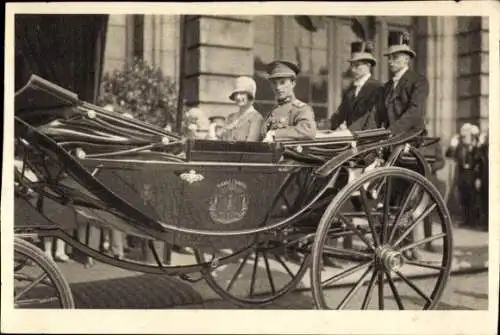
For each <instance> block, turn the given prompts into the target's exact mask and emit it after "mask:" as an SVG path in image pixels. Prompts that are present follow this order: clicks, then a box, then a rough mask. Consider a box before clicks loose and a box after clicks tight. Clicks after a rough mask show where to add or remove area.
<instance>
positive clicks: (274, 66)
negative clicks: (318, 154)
mask: <svg viewBox="0 0 500 335" xmlns="http://www.w3.org/2000/svg"><path fill="white" fill-rule="evenodd" d="M299 72H300V69H299V67H298V66H297V65H296V64H295V63H293V62H289V61H285V60H278V61H274V62H272V63H271V64H269V66H268V74H269V80H270V82H271V85H272V88H273V91H274V94H275V95H276V105H275V106H274V107H273V109H272V111H271V113H270V114H269V116H268V117H267V119H266V120H265V122H264V124H263V126H262V135H263V137H264V142H272V141H280V140H281V141H283V140H301V139H314V138H315V137H316V122H315V119H314V112H313V109H312V107H311V106H309V105H308V104H306V103H304V102H302V101H300V100H298V99H297V98H296V97H295V93H294V88H295V83H296V82H295V80H296V77H297V75H298V73H299Z"/></svg>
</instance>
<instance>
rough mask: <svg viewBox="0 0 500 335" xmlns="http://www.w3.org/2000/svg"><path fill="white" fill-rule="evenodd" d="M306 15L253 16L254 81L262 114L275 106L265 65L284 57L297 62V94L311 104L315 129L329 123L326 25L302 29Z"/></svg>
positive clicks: (258, 105)
mask: <svg viewBox="0 0 500 335" xmlns="http://www.w3.org/2000/svg"><path fill="white" fill-rule="evenodd" d="M303 20H307V17H306V18H304V17H295V16H281V17H275V16H255V17H254V28H255V42H254V66H255V80H256V83H257V94H256V106H257V108H259V110H260V111H261V112H263V113H264V114H265V113H267V112H269V110H270V108H271V107H272V106H273V105H274V100H275V99H274V94H273V92H272V89H271V86H270V85H269V82H268V81H267V80H266V79H265V78H266V65H267V64H269V63H270V62H271V61H273V60H275V59H278V58H284V59H289V60H294V61H296V62H297V63H298V64H299V66H300V68H301V73H300V74H299V76H298V77H297V84H296V88H295V95H296V97H297V98H298V99H299V100H301V101H303V102H306V103H308V104H310V105H311V106H312V107H313V110H314V112H315V114H316V120H317V123H318V128H320V129H321V128H324V127H325V126H327V125H328V123H327V122H326V119H327V118H328V90H329V80H328V75H329V71H328V57H329V55H328V46H329V43H328V42H329V41H328V26H329V21H327V24H326V26H324V27H321V28H320V29H317V30H316V31H311V30H308V29H306V28H305V25H304V23H303V22H301V21H303Z"/></svg>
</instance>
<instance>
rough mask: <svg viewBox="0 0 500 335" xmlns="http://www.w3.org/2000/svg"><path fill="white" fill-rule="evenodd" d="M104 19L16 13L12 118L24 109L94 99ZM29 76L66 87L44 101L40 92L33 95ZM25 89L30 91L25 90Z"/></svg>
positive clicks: (101, 59)
mask: <svg viewBox="0 0 500 335" xmlns="http://www.w3.org/2000/svg"><path fill="white" fill-rule="evenodd" d="M107 23H108V15H85V14H82V15H79V14H61V15H54V14H22V15H16V17H15V90H16V99H15V100H16V101H15V110H16V115H17V116H20V117H23V114H24V112H26V111H30V110H31V111H33V109H38V110H47V109H57V108H60V107H67V106H68V105H71V104H74V103H76V102H77V101H78V100H82V101H88V102H91V103H95V102H96V99H97V96H98V90H99V86H100V78H101V74H102V64H103V59H104V49H105V42H106V30H107ZM34 76H37V77H41V78H43V79H44V80H46V81H48V82H51V83H54V84H56V85H57V86H60V87H63V88H64V89H65V90H67V91H65V92H61V93H62V94H57V95H58V96H60V97H59V98H55V99H52V98H51V99H48V100H47V99H46V97H47V96H48V95H46V94H43V95H40V96H39V97H37V95H36V94H33V93H34V92H33V88H34V87H36V86H37V83H36V82H33V80H32V82H31V83H29V81H30V79H33V78H36V77H34ZM37 79H39V78H37ZM35 81H36V80H35ZM44 86H45V85H44ZM23 88H24V90H23ZM30 90H31V91H32V92H30V94H28V92H26V91H30ZM42 96H43V98H42ZM41 114H44V113H41ZM45 115H46V114H45ZM25 116H27V115H25ZM32 117H34V113H30V117H29V118H30V119H31V120H30V121H31V122H30V123H32V124H33V123H35V124H36V123H38V122H36V120H34V119H32ZM23 118H24V117H23ZM40 121H41V122H43V121H42V120H40Z"/></svg>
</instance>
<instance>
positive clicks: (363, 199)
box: [359, 187, 380, 247]
mask: <svg viewBox="0 0 500 335" xmlns="http://www.w3.org/2000/svg"><path fill="white" fill-rule="evenodd" d="M359 193H360V195H361V202H362V203H363V207H364V210H365V212H366V216H367V220H368V225H369V226H370V230H371V231H372V235H373V242H374V243H375V247H378V246H379V245H380V240H379V236H378V235H377V231H376V230H375V223H374V222H373V215H372V214H371V210H370V208H369V207H368V197H367V196H366V190H365V189H364V187H361V189H360V191H359Z"/></svg>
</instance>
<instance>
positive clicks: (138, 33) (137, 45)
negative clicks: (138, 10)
mask: <svg viewBox="0 0 500 335" xmlns="http://www.w3.org/2000/svg"><path fill="white" fill-rule="evenodd" d="M133 27H134V32H133V49H132V55H133V57H134V58H143V57H144V15H133Z"/></svg>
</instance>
